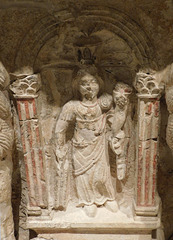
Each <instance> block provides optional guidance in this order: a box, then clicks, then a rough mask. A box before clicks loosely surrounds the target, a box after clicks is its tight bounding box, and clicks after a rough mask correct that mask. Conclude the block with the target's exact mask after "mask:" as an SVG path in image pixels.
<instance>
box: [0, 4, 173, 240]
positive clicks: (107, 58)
mask: <svg viewBox="0 0 173 240" xmlns="http://www.w3.org/2000/svg"><path fill="white" fill-rule="evenodd" d="M135 4H136V3H135ZM96 5H97V4H96ZM108 5H109V6H104V7H102V6H99V4H98V5H97V6H94V5H93V4H91V5H89V6H88V7H86V9H85V8H82V7H81V6H77V10H75V7H74V6H73V7H72V6H71V7H69V6H68V7H67V6H64V8H65V10H64V8H63V10H62V11H61V7H62V6H61V7H60V6H59V8H58V9H57V8H56V7H55V9H54V10H53V11H48V10H46V11H47V12H46V11H45V10H43V12H41V11H40V10H38V12H39V11H40V12H39V13H38V15H37V16H38V18H37V17H35V16H36V15H35V16H34V13H33V12H34V11H35V10H33V12H32V11H31V10H29V14H26V16H27V17H28V19H29V20H28V22H29V21H31V18H32V17H33V19H32V21H31V25H32V26H31V25H30V29H29V27H28V28H26V29H27V30H26V31H28V32H27V33H26V34H25V36H24V35H23V33H22V39H19V41H18V43H17V47H16V49H14V51H12V50H9V51H11V52H10V53H11V55H10V56H11V59H9V57H8V51H7V48H5V49H6V50H3V48H2V51H3V54H4V55H3V56H2V57H3V61H5V63H6V65H7V68H8V70H9V72H11V74H10V75H11V87H10V89H11V91H12V93H10V91H9V93H10V94H11V95H10V98H11V100H12V105H15V107H16V110H17V113H18V116H15V121H16V125H17V130H16V129H15V131H16V132H17V134H18V136H17V137H18V141H19V143H20V144H22V151H23V153H22V155H23V163H24V164H25V174H23V173H22V174H23V176H22V181H25V179H26V184H27V191H28V194H27V195H26V194H24V190H25V191H26V189H25V187H23V186H22V190H21V195H26V196H25V197H26V199H25V200H26V202H27V204H26V205H27V206H26V208H27V220H26V221H23V223H22V228H23V226H24V228H25V229H26V231H27V229H29V231H30V236H28V239H33V238H35V237H36V235H37V238H38V239H39V238H40V239H43V238H44V239H51V238H54V239H59V238H62V239H63V238H65V239H68V238H69V239H81V238H86V239H89V238H92V239H97V238H98V236H99V239H100V238H103V239H105V238H106V239H107V238H110V239H119V238H120V237H121V238H123V239H131V238H134V239H135V238H141V239H151V238H152V239H159V238H163V236H162V224H161V222H160V220H161V208H162V206H161V201H160V199H159V197H158V193H157V166H158V165H159V164H161V162H162V157H161V158H159V150H160V151H161V150H162V148H161V147H160V146H159V143H160V142H161V145H162V143H163V139H161V141H160V133H159V129H160V116H163V113H162V115H161V114H160V113H161V112H162V111H163V101H164V100H163V99H164V90H163V87H162V83H164V85H165V91H166V101H167V106H168V108H169V114H170V117H169V122H168V128H167V143H168V145H169V146H170V148H172V147H171V146H172V145H171V131H172V126H171V117H172V110H171V89H170V88H171V84H172V83H171V81H170V82H168V81H166V80H165V79H166V78H165V76H164V80H162V81H160V76H159V74H156V73H158V72H159V71H158V69H159V68H160V65H159V64H160V62H161V59H159V57H158V56H157V54H155V50H154V48H153V46H152V41H151V42H150V40H151V39H149V38H150V37H151V36H150V35H152V34H153V32H154V31H152V30H151V29H150V28H147V27H146V28H144V27H143V28H142V27H141V22H140V21H139V20H140V19H141V18H140V19H137V18H134V19H136V20H135V21H134V19H133V17H131V15H129V14H127V12H126V11H125V9H123V11H121V10H120V9H119V8H115V9H114V8H111V7H110V4H108ZM115 5H116V4H115ZM120 5H121V4H120ZM33 6H34V5H33ZM147 9H148V8H147ZM154 9H155V8H154ZM23 11H24V9H23ZM17 12H18V10H15V11H14V12H13V10H12V11H11V12H10V15H12V16H13V18H11V19H16V18H17V16H18V13H17ZM31 12H32V14H31V15H30V13H31ZM45 13H46V14H45ZM15 14H16V15H15ZM137 16H141V17H142V16H143V15H142V14H141V15H140V13H139V14H137ZM18 17H19V16H18ZM20 18H21V15H20V17H19V18H18V19H20ZM11 21H12V20H11ZM21 22H22V21H21ZM18 23H19V21H18ZM14 25H15V21H14ZM28 25H29V24H28ZM20 28H21V25H20ZM14 29H15V31H16V28H14ZM21 29H23V28H21ZM146 29H147V31H148V35H147V34H146V32H147V31H146ZM165 29H167V28H165ZM21 32H22V31H21ZM3 34H6V32H5V31H4V33H3ZM16 34H19V35H20V30H19V29H18V30H17V31H16ZM7 35H8V34H7ZM153 35H154V34H153ZM156 36H157V34H156V35H154V39H155V38H156ZM1 38H2V39H3V37H1ZM151 38H152V37H151ZM8 39H9V41H10V38H8ZM7 42H8V41H7ZM14 43H15V40H14ZM155 44H156V45H157V44H158V45H159V41H156V42H155ZM155 44H154V45H155ZM15 46H16V45H15ZM156 48H157V47H156ZM165 48H166V46H165V47H164V49H165ZM9 49H10V48H9ZM158 49H161V48H159V47H158ZM159 51H160V52H161V50H158V52H159ZM14 52H15V54H14ZM156 52H157V51H156ZM165 54H166V53H165ZM5 56H6V57H5ZM165 64H166V63H165ZM86 66H95V67H96V69H97V74H96V73H92V74H91V73H87V74H86V75H87V77H88V74H89V75H90V77H91V76H92V77H93V78H94V79H96V80H97V81H96V82H95V83H94V82H93V83H92V81H91V82H90V84H88V83H86V86H84V88H86V89H85V91H86V92H88V93H87V94H91V96H90V97H85V101H86V102H85V101H84V102H83V98H82V90H81V88H82V87H81V86H82V84H79V85H80V86H78V87H76V88H75V87H74V86H73V85H74V84H73V83H74V80H75V79H76V74H77V75H78V73H77V72H75V71H74V70H75V68H76V67H80V68H85V67H86ZM149 68H150V69H149ZM139 69H141V70H139ZM165 75H166V74H165ZM162 77H163V76H162ZM90 80H91V79H90ZM87 81H88V80H87ZM79 82H80V81H79ZM98 83H99V84H98ZM93 84H94V85H97V84H98V85H99V91H98V92H97V90H96V94H95V96H94V97H93V95H92V94H94V91H95V90H93V89H92V86H93ZM87 85H91V86H87ZM74 89H76V91H73V90H74ZM96 89H97V87H96ZM124 89H126V90H125V91H124ZM76 94H77V95H76ZM87 94H86V95H87ZM160 99H161V101H160ZM95 100H96V101H95ZM7 102H8V100H7ZM160 102H161V104H160ZM70 104H71V105H70ZM69 105H70V107H69ZM78 105H79V106H80V107H79V106H78ZM67 106H68V107H67ZM66 107H67V109H68V110H69V113H65V112H66V110H65V109H66ZM78 108H79V109H80V110H79V111H78ZM71 109H72V110H73V113H74V114H73V116H71ZM76 109H77V110H76ZM13 111H14V112H15V110H14V106H13ZM64 111H65V112H64ZM14 112H13V113H14ZM67 112H68V111H67ZM85 112H86V114H85ZM66 115H67V116H66ZM85 115H86V116H85ZM66 117H67V119H66ZM62 122H63V123H62ZM100 122H101V123H102V124H99V123H100ZM16 125H15V127H14V128H16ZM19 130H20V131H19ZM20 134H21V135H20ZM91 136H92V137H91ZM82 137H83V139H82ZM93 137H94V141H95V142H93ZM161 137H162V136H161ZM88 139H89V140H91V142H92V144H90V145H89V143H91V142H89V140H88ZM101 139H102V145H101V146H102V147H101V146H100V145H99V144H98V146H96V144H97V143H101ZM99 141H100V142H99ZM103 142H104V143H103ZM15 144H16V143H15ZM15 144H14V145H15ZM87 144H88V145H89V147H88V149H91V148H92V150H93V151H90V150H88V151H89V152H91V153H88V151H87V147H86V145H87ZM165 149H166V147H165ZM82 150H83V152H82ZM22 151H21V152H22ZM74 151H75V153H74ZM85 151H86V152H87V153H86V152H85ZM81 153H82V154H83V155H82V158H80V157H79V156H80V154H81ZM98 154H100V158H99V157H98V156H99V155H98ZM93 156H94V158H95V159H93ZM103 156H104V157H103ZM84 159H85V160H87V161H85V160H84ZM98 159H100V160H98ZM101 159H102V160H101ZM103 159H104V160H103ZM159 159H160V160H159ZM80 160H83V162H82V164H84V166H85V167H86V168H85V169H83V168H82V169H80V170H81V171H80V173H77V171H76V169H78V168H77V167H78V166H76V163H77V162H78V161H80ZM87 164H88V165H87ZM101 164H103V165H104V166H105V167H102V168H101ZM106 164H107V165H106ZM96 165H97V167H96ZM19 167H20V169H21V166H20V164H19ZM15 170H16V165H15ZM83 171H84V172H83ZM25 175H26V176H25ZM101 175H102V176H103V177H102V176H101ZM105 175H106V177H105ZM91 176H92V177H91ZM25 177H26V178H25ZM79 179H82V180H80V181H79ZM105 179H106V180H105ZM82 181H83V182H82ZM81 182H82V184H81ZM168 182H169V181H168ZM108 183H109V184H108ZM84 184H85V187H84ZM93 189H94V190H96V191H95V192H94V190H93ZM108 189H109V191H108ZM85 190H86V193H84V191H85ZM82 191H83V193H82V194H81V192H82ZM108 192H109V194H108ZM87 193H88V194H89V200H88V197H86V196H87ZM98 194H100V196H101V198H102V199H103V201H96V197H95V196H97V195H98ZM19 195H20V194H18V198H20V196H19ZM84 195H85V197H84ZM107 195H109V196H107ZM93 196H94V197H93ZM22 197H23V196H22ZM14 198H15V194H14V192H13V204H14ZM86 198H87V199H86ZM84 199H85V202H84ZM91 199H92V201H91ZM93 199H94V200H93ZM91 202H92V204H91ZM110 203H112V204H110ZM107 205H109V206H107ZM110 205H113V206H111V207H110ZM13 209H14V216H15V215H16V206H15V205H14V208H13ZM21 213H22V214H23V211H22V210H20V214H21ZM15 218H16V216H15ZM16 225H17V224H16V219H15V228H16V229H17V226H16ZM19 225H20V223H19ZM20 227H21V225H20ZM16 229H15V231H16ZM15 234H16V237H17V233H15ZM19 235H20V234H19ZM19 238H21V239H22V240H23V239H24V238H23V237H22V236H19ZM26 239H27V238H26Z"/></svg>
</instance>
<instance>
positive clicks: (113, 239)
mask: <svg viewBox="0 0 173 240" xmlns="http://www.w3.org/2000/svg"><path fill="white" fill-rule="evenodd" d="M38 237H39V238H40V239H42V238H43V239H46V240H47V239H48V240H152V237H151V235H150V234H142V235H140V234H135V235H134V234H73V233H58V234H39V236H38Z"/></svg>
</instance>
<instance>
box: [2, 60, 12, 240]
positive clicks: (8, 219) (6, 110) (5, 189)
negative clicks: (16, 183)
mask: <svg viewBox="0 0 173 240" xmlns="http://www.w3.org/2000/svg"><path fill="white" fill-rule="evenodd" d="M8 84H9V76H8V73H7V72H6V70H5V68H4V66H3V65H2V63H0V229H1V231H0V237H1V239H2V240H14V239H15V237H14V225H13V215H12V207H11V181H12V169H13V163H12V147H13V140H14V132H13V127H12V119H11V117H12V115H11V108H10V104H9V97H8V93H7V91H5V88H6V86H7V85H8Z"/></svg>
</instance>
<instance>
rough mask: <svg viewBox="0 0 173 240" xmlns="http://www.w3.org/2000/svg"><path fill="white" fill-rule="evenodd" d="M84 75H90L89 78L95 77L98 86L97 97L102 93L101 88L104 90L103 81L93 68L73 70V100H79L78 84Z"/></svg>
mask: <svg viewBox="0 0 173 240" xmlns="http://www.w3.org/2000/svg"><path fill="white" fill-rule="evenodd" d="M85 75H91V76H93V77H95V78H96V80H97V82H98V84H99V94H98V95H101V94H102V93H103V88H104V82H103V80H102V79H101V77H100V76H99V75H98V71H97V69H96V68H95V67H93V66H89V67H85V68H82V69H78V70H75V71H74V73H73V82H72V88H73V95H74V98H75V99H79V98H80V93H79V83H80V81H81V78H82V77H84V76H85Z"/></svg>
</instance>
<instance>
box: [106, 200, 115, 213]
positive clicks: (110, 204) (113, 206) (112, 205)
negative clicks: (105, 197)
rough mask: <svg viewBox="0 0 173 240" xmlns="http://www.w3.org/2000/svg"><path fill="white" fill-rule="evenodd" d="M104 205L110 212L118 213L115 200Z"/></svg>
mask: <svg viewBox="0 0 173 240" xmlns="http://www.w3.org/2000/svg"><path fill="white" fill-rule="evenodd" d="M104 205H105V207H106V208H107V209H108V210H109V211H111V212H117V211H118V204H117V202H116V201H115V200H114V201H107V202H105V204H104Z"/></svg>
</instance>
